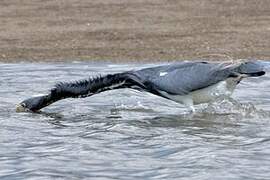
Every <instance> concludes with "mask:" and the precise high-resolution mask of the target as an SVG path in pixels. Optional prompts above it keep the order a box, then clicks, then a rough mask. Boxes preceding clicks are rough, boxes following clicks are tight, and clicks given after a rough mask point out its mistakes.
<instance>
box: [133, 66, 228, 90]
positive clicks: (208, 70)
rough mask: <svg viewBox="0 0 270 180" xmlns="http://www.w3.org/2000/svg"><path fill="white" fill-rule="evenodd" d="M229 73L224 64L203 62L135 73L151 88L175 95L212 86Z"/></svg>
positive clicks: (160, 67) (161, 67)
mask: <svg viewBox="0 0 270 180" xmlns="http://www.w3.org/2000/svg"><path fill="white" fill-rule="evenodd" d="M231 73H232V72H231V70H230V68H227V67H226V66H225V65H224V64H217V63H205V62H184V63H177V64H172V65H167V66H159V67H156V68H148V69H143V70H141V71H137V75H138V76H139V77H140V78H141V79H142V80H144V82H145V83H148V84H150V85H151V87H152V88H155V89H156V90H158V91H165V92H167V93H169V94H175V95H185V94H188V93H189V92H191V91H194V90H198V89H202V88H205V87H207V86H210V85H213V84H215V83H218V82H219V81H222V80H225V79H226V78H228V77H229V76H230V74H231Z"/></svg>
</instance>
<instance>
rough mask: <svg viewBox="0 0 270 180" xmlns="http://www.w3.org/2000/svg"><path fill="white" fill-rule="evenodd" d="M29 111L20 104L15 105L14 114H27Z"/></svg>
mask: <svg viewBox="0 0 270 180" xmlns="http://www.w3.org/2000/svg"><path fill="white" fill-rule="evenodd" d="M27 111H29V110H28V109H27V108H25V107H24V106H23V105H22V104H21V103H20V104H17V105H16V112H27Z"/></svg>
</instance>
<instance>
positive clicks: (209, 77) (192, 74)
mask: <svg viewBox="0 0 270 180" xmlns="http://www.w3.org/2000/svg"><path fill="white" fill-rule="evenodd" d="M264 74H265V72H264V71H263V67H262V66H261V65H260V64H259V63H258V62H257V61H248V62H241V63H236V64H229V63H207V62H180V63H174V64H170V65H163V66H157V67H151V68H145V69H142V70H138V71H128V72H123V73H118V74H110V75H106V76H103V77H97V78H90V79H88V80H82V81H78V82H73V83H72V82H71V83H58V84H57V85H56V86H55V87H54V88H52V90H51V91H50V93H49V94H48V95H45V96H41V97H34V98H30V99H26V100H25V101H23V102H22V103H20V104H19V106H18V107H19V108H17V110H18V109H24V110H25V109H27V110H31V111H37V110H39V109H41V108H43V107H45V106H47V105H49V104H51V103H53V102H55V101H58V100H60V99H64V98H77V97H88V96H91V95H94V94H97V93H100V92H103V91H107V90H111V89H120V88H133V89H137V90H140V91H147V92H150V93H153V94H155V95H158V96H162V97H165V98H167V99H171V100H174V101H177V102H181V103H184V104H186V105H189V106H192V105H193V99H192V98H197V97H198V95H197V94H198V93H197V92H199V94H200V90H203V89H207V88H208V87H212V86H213V87H214V85H216V84H218V83H220V82H226V83H227V85H228V83H231V80H232V82H233V83H232V84H233V86H235V85H236V84H237V83H239V82H240V80H241V79H242V78H244V77H249V76H253V77H255V76H261V75H264ZM228 79H230V81H227V80H228ZM215 88H216V87H215ZM215 88H214V90H215ZM233 88H234V87H233ZM212 89H213V88H212ZM211 91H212V90H211ZM193 92H196V93H197V94H195V95H194V94H192V93H193ZM201 92H203V93H205V92H204V91H201ZM189 95H192V96H190V97H189ZM209 96H211V95H209ZM186 97H188V101H186V99H185V98H186ZM183 98H184V100H182V99H183ZM179 99H180V100H179ZM210 99H211V98H210ZM210 99H209V100H210ZM196 101H197V102H203V101H201V100H196ZM206 101H208V100H206ZM18 111H19V110H18Z"/></svg>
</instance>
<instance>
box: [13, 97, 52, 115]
mask: <svg viewBox="0 0 270 180" xmlns="http://www.w3.org/2000/svg"><path fill="white" fill-rule="evenodd" d="M46 97H47V96H46V95H42V96H36V97H31V98H29V99H26V100H24V101H22V102H21V103H19V104H17V105H16V112H27V111H33V112H35V111H38V110H39V109H41V108H43V107H44V106H45V104H46Z"/></svg>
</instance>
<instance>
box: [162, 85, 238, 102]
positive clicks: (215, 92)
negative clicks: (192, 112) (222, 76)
mask: <svg viewBox="0 0 270 180" xmlns="http://www.w3.org/2000/svg"><path fill="white" fill-rule="evenodd" d="M235 86H236V84H234V83H233V84H232V83H228V81H220V82H219V83H217V84H214V85H212V86H209V87H206V88H203V89H199V90H196V91H192V92H190V93H189V94H187V95H182V96H180V95H170V94H168V93H166V92H164V91H163V92H161V93H162V94H163V95H164V96H166V97H168V98H169V99H171V100H173V101H176V102H179V103H182V104H185V105H188V106H192V105H193V104H201V103H208V102H210V101H214V100H215V99H217V98H218V97H220V96H231V95H232V93H233V90H234V89H235Z"/></svg>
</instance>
